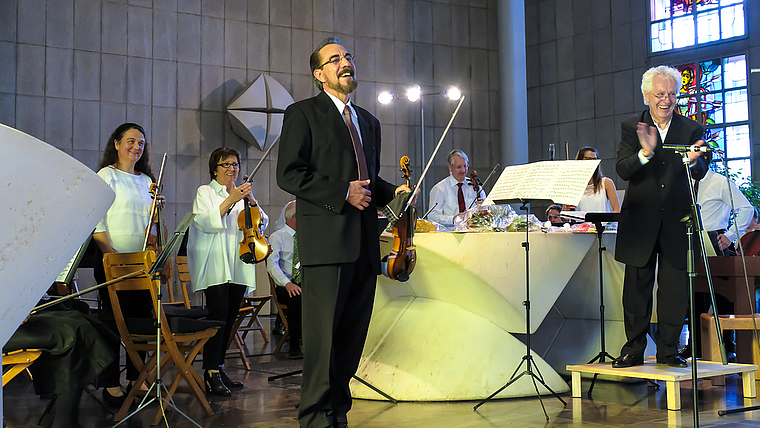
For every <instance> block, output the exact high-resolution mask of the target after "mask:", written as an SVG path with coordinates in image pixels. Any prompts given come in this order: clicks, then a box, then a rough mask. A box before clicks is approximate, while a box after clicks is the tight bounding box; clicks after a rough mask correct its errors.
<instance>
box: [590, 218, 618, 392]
mask: <svg viewBox="0 0 760 428" xmlns="http://www.w3.org/2000/svg"><path fill="white" fill-rule="evenodd" d="M619 218H620V213H608V212H590V213H586V218H585V220H586V221H587V222H589V223H594V226H595V227H596V236H597V238H598V241H599V324H600V327H599V328H600V331H601V345H602V346H601V350H600V351H599V353H598V354H597V355H596V357H594V358H592V359H591V361H589V362H588V363H587V364H593V363H594V362H595V361H599V362H600V363H603V362H605V361H604V359H605V358H609V359H610V360H614V359H615V357H613V356H612V355H610V354H609V353H607V350H606V349H605V346H606V344H605V343H606V341H605V338H604V266H603V264H602V261H603V260H602V254H603V252H604V251H606V250H607V248H606V247H605V246H604V245H603V244H602V234H603V233H604V224H603V223H609V222H613V221H618V220H619ZM597 376H599V373H594V378H593V379H592V380H591V386H590V387H589V388H588V397H589V398H591V393H592V391H593V390H594V384H595V383H596V378H597Z"/></svg>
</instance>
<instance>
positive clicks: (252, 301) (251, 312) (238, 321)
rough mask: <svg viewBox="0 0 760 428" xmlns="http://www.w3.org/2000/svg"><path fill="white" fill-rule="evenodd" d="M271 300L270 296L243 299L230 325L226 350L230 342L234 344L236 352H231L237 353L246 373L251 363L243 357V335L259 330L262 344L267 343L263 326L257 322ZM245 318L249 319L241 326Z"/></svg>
mask: <svg viewBox="0 0 760 428" xmlns="http://www.w3.org/2000/svg"><path fill="white" fill-rule="evenodd" d="M271 298H272V296H270V295H266V296H250V297H244V298H243V302H242V303H241V306H240V310H239V311H238V316H237V318H235V324H233V325H232V334H231V335H230V340H229V342H227V348H229V347H230V345H231V344H232V342H235V347H236V348H237V351H233V352H237V353H238V355H239V356H240V360H241V361H242V362H243V366H245V369H246V370H248V371H250V370H251V363H249V362H248V358H247V357H246V356H245V350H244V348H243V344H244V340H245V335H246V334H248V332H249V331H253V330H259V331H260V332H261V336H263V337H264V343H269V337H267V333H266V331H265V330H264V326H262V325H261V320H259V312H261V309H262V308H263V307H264V305H265V304H266V303H267V302H268V301H269V299H271ZM247 317H250V318H249V319H248V323H247V324H246V325H242V324H243V321H244V320H245V319H246V318H247Z"/></svg>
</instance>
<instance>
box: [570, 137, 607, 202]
mask: <svg viewBox="0 0 760 428" xmlns="http://www.w3.org/2000/svg"><path fill="white" fill-rule="evenodd" d="M586 152H594V154H595V155H596V158H597V159H599V152H597V151H596V149H595V148H593V147H591V146H585V147H581V149H580V150H578V154H577V155H575V160H583V157H584V156H586ZM591 183H592V184H593V185H594V193H599V189H600V188H601V187H602V164H601V163H600V164H599V166H598V167H596V171H594V175H593V176H592V177H591Z"/></svg>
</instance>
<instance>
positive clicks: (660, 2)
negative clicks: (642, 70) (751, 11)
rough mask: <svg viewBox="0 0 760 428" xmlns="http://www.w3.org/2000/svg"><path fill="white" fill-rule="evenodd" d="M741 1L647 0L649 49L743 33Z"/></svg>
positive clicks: (682, 46)
mask: <svg viewBox="0 0 760 428" xmlns="http://www.w3.org/2000/svg"><path fill="white" fill-rule="evenodd" d="M744 2H745V0H649V9H650V36H651V46H652V52H662V51H666V50H670V49H678V48H685V47H689V46H695V45H701V44H705V43H711V42H717V41H720V40H726V39H730V38H733V37H739V36H743V35H744V34H745V30H746V28H745V27H746V24H745V22H744Z"/></svg>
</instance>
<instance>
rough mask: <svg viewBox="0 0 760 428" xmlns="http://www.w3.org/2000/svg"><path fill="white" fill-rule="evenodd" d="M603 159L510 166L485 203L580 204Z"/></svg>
mask: <svg viewBox="0 0 760 428" xmlns="http://www.w3.org/2000/svg"><path fill="white" fill-rule="evenodd" d="M599 162H601V161H600V160H595V161H591V160H568V161H543V162H535V163H529V164H524V165H515V166H511V167H507V168H505V169H504V171H503V172H502V173H501V176H500V177H499V180H498V181H497V182H496V184H495V185H494V187H493V189H492V190H491V193H490V194H489V195H488V197H487V198H486V201H485V204H493V203H494V201H503V200H518V199H519V200H529V199H534V200H536V199H548V200H551V201H553V202H554V203H557V204H567V205H578V202H580V200H581V197H582V196H583V192H584V191H585V190H586V186H587V185H588V182H589V180H590V179H591V176H592V175H593V174H594V171H595V170H596V168H597V166H599Z"/></svg>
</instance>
